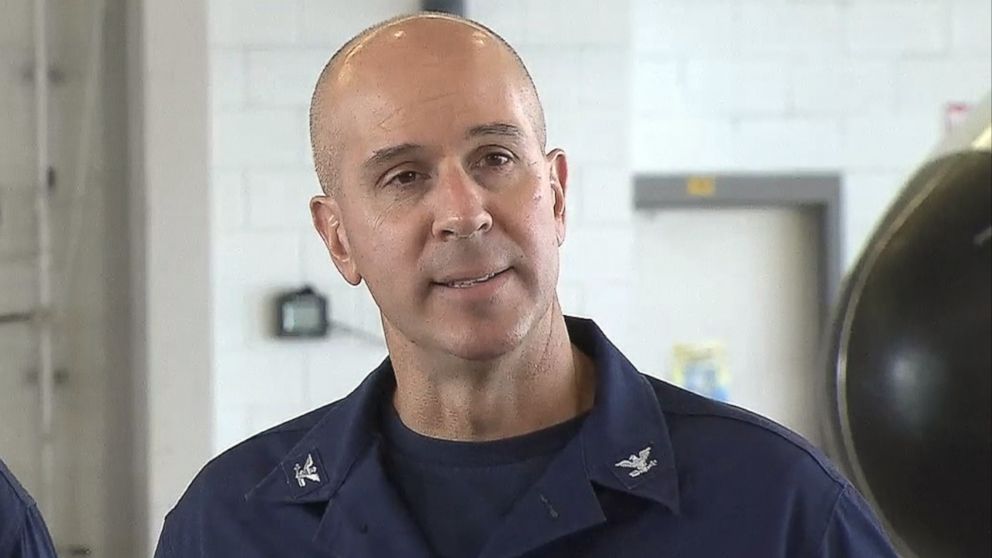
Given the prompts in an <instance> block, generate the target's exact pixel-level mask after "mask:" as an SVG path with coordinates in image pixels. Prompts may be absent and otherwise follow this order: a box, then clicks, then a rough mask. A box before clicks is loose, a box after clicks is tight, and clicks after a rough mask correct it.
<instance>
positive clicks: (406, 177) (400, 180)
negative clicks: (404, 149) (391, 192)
mask: <svg viewBox="0 0 992 558" xmlns="http://www.w3.org/2000/svg"><path fill="white" fill-rule="evenodd" d="M419 178H420V173H418V172H416V171H403V172H401V173H397V174H395V175H393V177H392V178H390V179H389V182H387V183H386V185H387V186H409V185H411V184H413V183H414V182H416V181H417V179H419Z"/></svg>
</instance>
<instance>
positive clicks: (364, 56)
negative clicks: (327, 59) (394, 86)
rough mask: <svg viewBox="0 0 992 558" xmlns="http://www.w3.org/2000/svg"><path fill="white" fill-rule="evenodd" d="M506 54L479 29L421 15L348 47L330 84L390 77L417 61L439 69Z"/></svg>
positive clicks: (376, 31)
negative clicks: (464, 60) (471, 58)
mask: <svg viewBox="0 0 992 558" xmlns="http://www.w3.org/2000/svg"><path fill="white" fill-rule="evenodd" d="M507 50H508V49H507V48H506V46H505V45H504V44H503V43H502V41H500V40H499V39H498V38H496V37H495V36H493V35H492V33H491V32H490V31H489V30H487V29H485V28H483V27H481V26H480V25H478V24H476V23H474V22H471V21H467V20H462V19H458V18H454V17H451V16H447V15H444V14H418V15H415V16H408V17H405V18H401V19H397V20H393V21H390V22H387V23H386V24H383V25H382V26H379V27H375V28H372V29H371V30H369V31H367V32H365V33H363V34H362V35H359V36H358V37H356V38H355V39H352V41H349V44H347V45H345V47H344V48H343V50H342V52H341V53H340V55H339V56H338V57H337V58H338V59H337V60H336V61H334V62H333V63H332V66H331V67H330V68H329V70H330V72H331V74H332V75H331V76H329V77H331V79H329V80H328V82H329V83H328V85H329V86H331V87H335V86H339V87H340V86H347V85H352V84H354V83H355V82H356V81H359V80H361V79H362V78H363V77H365V76H375V75H376V74H383V73H385V74H388V73H390V72H392V71H393V69H394V67H398V68H402V67H404V66H405V65H408V64H412V63H416V62H417V61H420V62H424V61H428V62H433V63H435V64H437V65H442V66H443V65H446V63H452V62H455V61H456V60H457V59H458V58H460V57H463V56H466V55H488V56H491V57H493V59H494V60H493V61H496V60H500V59H505V57H506V55H507V52H506V51H507Z"/></svg>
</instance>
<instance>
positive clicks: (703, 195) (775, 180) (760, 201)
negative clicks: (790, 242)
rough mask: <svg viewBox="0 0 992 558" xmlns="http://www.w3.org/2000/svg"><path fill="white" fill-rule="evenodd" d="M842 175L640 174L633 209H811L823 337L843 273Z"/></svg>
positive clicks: (635, 180) (635, 187)
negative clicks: (817, 241) (816, 235)
mask: <svg viewBox="0 0 992 558" xmlns="http://www.w3.org/2000/svg"><path fill="white" fill-rule="evenodd" d="M842 202H843V189H842V185H841V177H840V175H839V174H829V173H788V174H784V173H783V174H757V173H756V174H653V173H652V174H636V175H635V176H634V210H635V211H657V210H660V209H675V208H679V209H686V208H688V209H718V208H737V209H739V208H770V207H777V208H783V207H784V208H792V209H805V210H812V212H813V215H814V217H815V218H816V221H817V226H818V228H819V231H820V249H819V253H818V255H817V258H818V261H819V266H818V267H819V270H818V271H819V273H818V277H817V279H818V290H819V293H818V301H819V304H818V310H819V316H818V317H819V323H820V337H821V338H822V336H823V335H824V334H825V333H826V332H827V331H828V330H829V320H830V317H831V310H830V309H831V308H833V305H834V304H835V303H836V301H837V296H838V293H839V290H840V284H841V279H842V277H843V271H842V259H841V246H842V245H843V242H842V241H843V239H842V238H841V231H842V229H841V207H842Z"/></svg>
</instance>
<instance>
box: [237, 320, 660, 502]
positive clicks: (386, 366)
mask: <svg viewBox="0 0 992 558" xmlns="http://www.w3.org/2000/svg"><path fill="white" fill-rule="evenodd" d="M566 324H567V327H568V332H569V336H570V338H571V341H572V342H573V343H574V344H575V345H576V346H578V347H579V348H580V349H581V350H582V351H583V352H584V353H586V354H587V355H588V356H589V357H590V358H591V359H592V361H593V362H594V363H595V367H596V373H597V392H596V401H595V405H594V407H593V409H592V410H591V411H590V413H589V416H587V417H586V420H585V421H584V423H583V425H582V428H581V429H580V431H579V434H578V437H579V439H580V440H581V454H582V458H583V460H584V468H585V473H586V477H587V478H588V480H590V481H593V482H595V483H597V484H599V485H601V486H604V487H607V488H610V489H613V490H617V491H621V492H624V493H628V494H632V495H635V496H638V497H642V498H647V499H649V500H652V501H655V502H658V503H660V504H662V505H665V506H666V507H668V508H669V509H670V510H671V511H672V512H674V513H678V511H679V491H678V475H677V471H676V468H675V459H674V455H673V451H672V444H671V439H670V438H669V434H668V427H667V424H666V422H665V417H664V415H663V413H662V411H661V407H660V405H659V403H658V398H657V396H656V394H655V391H654V389H653V388H652V387H651V385H650V384H649V383H648V381H647V379H646V378H645V377H644V376H642V375H641V374H640V373H639V372H638V371H637V369H636V368H635V367H634V365H633V364H631V363H630V361H628V360H627V359H626V358H625V357H624V356H623V354H622V353H621V352H620V350H619V349H617V348H616V347H615V346H614V345H613V344H612V343H611V342H610V341H609V339H607V338H606V336H605V335H604V334H603V332H602V331H601V330H600V329H599V327H597V326H596V324H595V323H593V321H592V320H588V319H582V318H573V317H566ZM394 388H395V380H394V378H393V369H392V365H391V363H390V361H389V359H388V358H387V359H386V360H384V361H383V362H382V363H381V364H380V365H379V366H378V367H377V368H376V369H375V370H373V371H372V373H371V374H369V376H368V377H367V378H366V379H365V381H363V382H362V383H361V385H359V386H358V388H356V389H355V391H353V392H352V393H351V394H350V395H348V396H347V397H345V398H344V399H342V400H341V401H339V402H337V403H336V404H334V405H332V406H331V407H330V408H329V409H328V411H327V413H326V414H325V415H324V417H323V418H321V419H320V420H319V421H318V422H317V424H315V425H314V426H313V427H312V428H311V429H310V430H309V431H308V432H307V433H306V434H305V435H304V436H303V438H301V439H300V441H299V442H298V443H297V444H296V445H295V446H294V447H293V449H292V450H290V451H289V452H288V453H287V454H286V456H285V457H284V458H283V459H282V460H281V461H280V463H279V464H278V465H277V466H276V467H275V468H274V469H273V470H272V471H271V472H270V473H269V474H268V475H267V476H266V477H265V478H263V479H262V480H261V482H259V483H258V485H256V486H255V487H254V488H252V489H251V490H250V491H249V492H248V493H247V494H246V495H245V498H246V499H254V498H259V499H263V500H268V501H279V502H288V503H313V502H326V501H329V500H330V499H331V498H332V497H333V496H334V495H335V494H336V493H337V491H338V490H339V489H340V488H341V486H342V484H343V483H344V482H345V481H346V480H347V478H348V474H349V472H350V471H351V469H352V467H353V465H355V463H356V462H357V461H358V460H359V459H360V458H362V456H363V455H365V453H366V452H367V451H368V449H369V448H370V447H371V446H372V443H373V442H374V441H375V440H376V437H377V435H378V426H377V424H378V412H379V405H380V404H381V402H382V400H383V398H384V397H389V395H390V394H391V392H392V390H393V389H394ZM308 463H309V467H308V466H307V465H308ZM301 471H302V473H301ZM308 472H309V473H310V475H309V476H308V475H307V473H308ZM318 479H319V480H318Z"/></svg>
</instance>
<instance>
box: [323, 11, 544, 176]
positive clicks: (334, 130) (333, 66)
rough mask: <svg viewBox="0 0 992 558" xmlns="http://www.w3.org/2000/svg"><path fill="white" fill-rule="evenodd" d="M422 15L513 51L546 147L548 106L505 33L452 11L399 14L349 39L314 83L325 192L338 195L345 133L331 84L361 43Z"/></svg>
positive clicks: (529, 107) (529, 106) (537, 131)
mask: <svg viewBox="0 0 992 558" xmlns="http://www.w3.org/2000/svg"><path fill="white" fill-rule="evenodd" d="M419 19H440V20H446V21H450V22H452V23H457V24H461V25H465V26H468V27H470V28H472V29H474V30H477V31H481V32H482V33H484V34H485V35H487V36H488V37H491V38H492V39H495V40H496V42H497V44H499V45H500V46H501V47H503V48H504V49H505V51H506V52H507V53H509V54H510V55H511V57H512V60H513V62H514V66H515V68H514V69H515V70H516V71H518V72H519V74H520V76H522V77H523V78H524V82H525V83H524V86H525V93H526V96H527V97H528V98H529V99H528V101H529V102H528V103H527V104H528V109H529V110H528V112H529V113H530V114H529V116H530V119H531V121H532V125H533V127H534V131H535V133H536V134H537V139H538V142H539V143H540V146H541V149H542V150H543V149H545V146H546V143H547V125H546V123H545V119H544V108H543V107H542V106H541V101H540V97H539V96H538V94H537V87H536V86H535V85H534V80H533V78H532V77H531V75H530V72H529V71H528V70H527V66H526V65H524V62H523V60H522V59H521V58H520V55H519V54H518V53H517V51H516V50H515V49H514V48H513V47H512V46H510V44H509V43H508V42H506V40H505V39H504V38H503V37H501V36H500V35H499V34H497V33H496V32H494V31H493V30H492V29H489V28H488V27H486V26H484V25H482V24H481V23H478V22H475V21H472V20H470V19H467V18H463V17H460V16H456V15H452V14H445V13H437V12H423V13H418V14H415V15H404V16H398V17H395V18H392V19H388V20H386V21H383V22H380V23H377V24H375V25H373V26H371V27H369V28H367V29H365V30H364V31H362V32H361V33H359V34H357V35H355V36H354V37H352V38H351V39H349V40H348V41H347V42H346V43H344V44H343V45H342V46H341V48H339V49H338V50H337V51H335V53H334V54H333V55H332V56H331V58H330V60H328V62H327V64H325V65H324V68H323V70H322V71H321V72H320V76H319V77H318V78H317V83H316V85H315V86H314V90H313V95H312V96H311V99H310V147H311V149H312V151H313V161H314V168H315V169H316V171H317V178H318V180H319V181H320V187H321V190H323V192H324V193H325V194H327V195H334V194H335V193H336V192H337V191H338V189H339V188H340V184H339V182H340V181H339V179H338V172H337V169H336V158H337V151H338V145H339V143H340V139H341V138H340V136H341V133H340V128H339V127H338V126H337V125H336V123H335V118H334V110H333V105H334V101H333V92H332V91H331V90H332V89H333V88H332V87H331V84H332V83H333V82H334V81H335V79H336V77H337V76H338V74H339V72H340V69H341V66H342V64H343V63H344V62H345V61H347V60H348V58H349V57H350V56H351V55H352V54H353V53H354V51H355V49H356V48H357V47H358V46H359V45H362V44H364V43H366V42H367V41H368V40H371V39H372V37H373V36H375V35H376V34H378V33H379V32H380V31H382V30H384V29H386V28H388V27H391V26H393V25H397V24H400V23H404V22H407V21H412V20H419ZM511 79H512V77H511Z"/></svg>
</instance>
